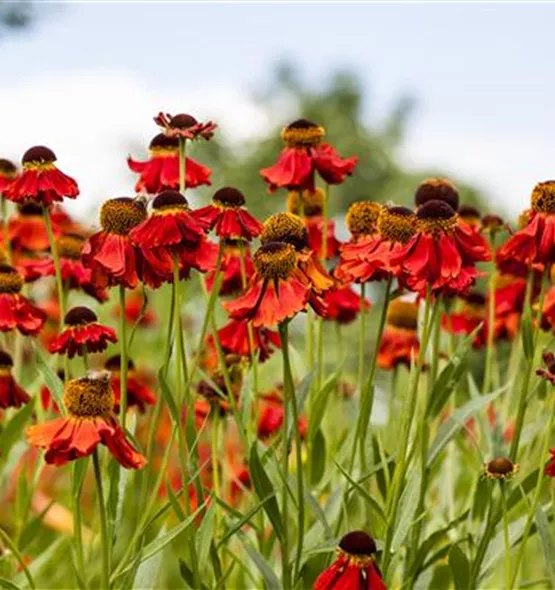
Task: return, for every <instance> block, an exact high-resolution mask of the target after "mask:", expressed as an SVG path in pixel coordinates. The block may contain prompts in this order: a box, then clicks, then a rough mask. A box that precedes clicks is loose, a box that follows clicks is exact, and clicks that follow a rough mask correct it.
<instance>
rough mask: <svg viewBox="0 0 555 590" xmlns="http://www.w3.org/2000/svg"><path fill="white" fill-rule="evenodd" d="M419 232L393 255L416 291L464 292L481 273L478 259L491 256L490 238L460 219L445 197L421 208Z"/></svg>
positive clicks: (406, 283)
mask: <svg viewBox="0 0 555 590" xmlns="http://www.w3.org/2000/svg"><path fill="white" fill-rule="evenodd" d="M416 216H417V220H418V221H417V222H418V225H417V232H416V234H415V235H414V236H413V237H412V238H411V239H410V240H409V241H408V242H407V243H406V244H405V245H404V246H403V247H402V248H401V249H399V250H398V251H397V252H396V253H395V254H393V255H392V257H391V263H392V264H394V265H398V266H399V269H400V273H399V275H400V280H401V281H402V283H403V284H404V285H406V286H407V287H408V288H409V289H411V290H412V291H415V292H417V293H418V294H420V295H424V294H425V293H426V291H427V289H428V287H430V288H431V291H432V293H434V294H438V293H442V294H446V295H460V294H462V293H466V292H468V290H469V289H470V288H471V287H472V285H473V284H474V283H475V281H476V278H477V277H478V274H479V273H478V270H477V269H476V263H477V262H481V261H486V260H489V259H490V251H489V247H488V244H487V242H486V241H485V239H484V238H483V236H481V235H480V233H479V232H478V231H477V230H476V229H475V228H472V227H471V226H469V225H468V224H467V223H466V222H464V221H463V220H462V219H460V218H459V217H458V216H457V214H456V213H455V211H454V209H453V208H452V207H451V206H450V205H448V204H447V203H446V202H445V201H439V200H431V201H427V202H426V203H424V204H423V205H421V206H420V207H419V208H418V211H417V213H416Z"/></svg>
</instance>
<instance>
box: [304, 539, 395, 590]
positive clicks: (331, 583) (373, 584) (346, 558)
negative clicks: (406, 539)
mask: <svg viewBox="0 0 555 590" xmlns="http://www.w3.org/2000/svg"><path fill="white" fill-rule="evenodd" d="M376 551H377V549H376V543H375V542H374V539H372V537H370V535H367V534H366V533H365V532H364V531H352V532H350V533H348V534H346V535H345V536H344V537H343V538H342V539H341V541H339V546H338V548H337V553H338V556H337V559H336V560H335V561H334V562H333V563H332V564H331V565H330V567H328V568H327V569H326V570H324V571H323V572H322V573H321V574H320V575H319V576H318V578H317V579H316V582H314V586H313V587H312V588H313V590H387V586H386V585H385V582H384V581H383V579H382V574H381V572H380V568H379V567H378V565H377V564H376V562H375V560H374V554H375V553H376Z"/></svg>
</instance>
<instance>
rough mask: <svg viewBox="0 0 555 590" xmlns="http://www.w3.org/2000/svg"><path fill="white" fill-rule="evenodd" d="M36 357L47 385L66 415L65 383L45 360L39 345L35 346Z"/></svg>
mask: <svg viewBox="0 0 555 590" xmlns="http://www.w3.org/2000/svg"><path fill="white" fill-rule="evenodd" d="M35 357H36V359H37V369H38V371H39V373H40V374H41V377H42V378H43V379H44V383H45V385H46V387H48V389H49V390H50V393H51V394H52V396H53V397H54V399H55V400H56V403H57V404H58V408H60V412H61V413H62V414H63V415H65V414H66V408H65V406H64V399H63V398H64V384H63V382H62V380H61V379H60V378H59V377H58V375H56V373H55V372H54V371H53V370H52V369H51V368H50V365H49V364H48V362H47V361H46V360H45V358H44V356H43V353H42V352H41V350H40V348H39V347H38V346H35Z"/></svg>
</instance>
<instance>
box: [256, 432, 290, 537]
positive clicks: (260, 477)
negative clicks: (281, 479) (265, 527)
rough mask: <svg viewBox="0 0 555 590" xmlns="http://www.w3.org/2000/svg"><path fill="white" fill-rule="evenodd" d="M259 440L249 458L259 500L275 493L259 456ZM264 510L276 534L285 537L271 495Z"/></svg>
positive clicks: (276, 504) (275, 504) (276, 506)
mask: <svg viewBox="0 0 555 590" xmlns="http://www.w3.org/2000/svg"><path fill="white" fill-rule="evenodd" d="M257 444H258V443H257V442H256V441H255V442H254V443H253V445H252V447H251V452H250V459H249V470H250V475H251V479H252V483H253V487H254V490H255V492H256V495H257V496H258V499H259V500H262V499H264V498H269V496H273V494H274V486H273V484H272V482H271V481H270V478H269V477H268V475H267V473H266V471H265V470H264V466H263V465H262V462H261V461H260V458H259V456H258V449H257ZM264 511H265V512H266V514H267V515H268V518H269V519H270V521H271V522H272V525H273V527H274V531H275V532H276V535H277V536H278V537H279V538H280V539H282V538H283V525H282V522H281V515H280V513H279V507H278V503H277V500H276V498H275V496H274V497H270V498H269V499H268V501H267V502H266V503H265V504H264Z"/></svg>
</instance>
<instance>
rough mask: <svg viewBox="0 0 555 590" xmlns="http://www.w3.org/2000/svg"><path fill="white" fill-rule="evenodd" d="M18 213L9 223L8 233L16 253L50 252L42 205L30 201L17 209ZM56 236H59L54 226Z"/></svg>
mask: <svg viewBox="0 0 555 590" xmlns="http://www.w3.org/2000/svg"><path fill="white" fill-rule="evenodd" d="M17 209H18V211H17V213H15V214H14V215H12V216H11V217H10V220H9V221H8V233H9V236H10V241H11V244H12V248H13V249H14V250H16V251H24V250H29V251H31V252H43V251H45V250H48V248H49V247H50V242H49V240H48V234H47V233H46V225H45V223H44V215H43V208H42V206H41V205H39V204H37V203H35V202H33V201H28V202H24V203H22V204H21V205H18V207H17ZM53 230H54V234H55V235H57V234H59V230H58V228H57V227H56V226H55V225H54V224H53Z"/></svg>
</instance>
